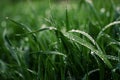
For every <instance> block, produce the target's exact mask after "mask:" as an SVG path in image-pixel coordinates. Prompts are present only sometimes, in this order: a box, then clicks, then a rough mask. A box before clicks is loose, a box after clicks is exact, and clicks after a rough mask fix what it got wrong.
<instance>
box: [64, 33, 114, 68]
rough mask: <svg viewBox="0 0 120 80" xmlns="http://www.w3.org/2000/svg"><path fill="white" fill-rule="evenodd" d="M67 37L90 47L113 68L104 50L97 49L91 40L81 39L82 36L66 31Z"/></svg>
mask: <svg viewBox="0 0 120 80" xmlns="http://www.w3.org/2000/svg"><path fill="white" fill-rule="evenodd" d="M65 37H67V38H68V39H69V40H72V41H74V42H76V43H78V44H80V45H82V46H84V47H86V48H88V49H90V50H91V51H92V53H91V54H93V53H95V54H96V55H97V56H99V58H100V59H101V60H102V61H103V62H104V63H105V64H106V65H107V66H108V67H109V68H110V69H111V68H112V65H111V63H110V62H109V60H108V59H107V58H106V57H105V55H104V54H103V52H101V51H99V50H97V49H96V48H95V47H94V46H93V45H92V44H90V43H89V42H87V41H85V40H83V39H81V38H80V37H78V36H76V35H73V34H71V33H66V34H65Z"/></svg>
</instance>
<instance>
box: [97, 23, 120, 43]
mask: <svg viewBox="0 0 120 80" xmlns="http://www.w3.org/2000/svg"><path fill="white" fill-rule="evenodd" d="M116 24H120V21H115V22H112V23H110V24H108V25H106V26H105V27H104V28H102V29H101V31H100V32H99V33H98V36H97V41H98V40H99V39H100V37H101V36H102V35H103V34H102V33H103V32H104V31H105V30H106V29H108V28H110V27H112V26H113V25H116Z"/></svg>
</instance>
